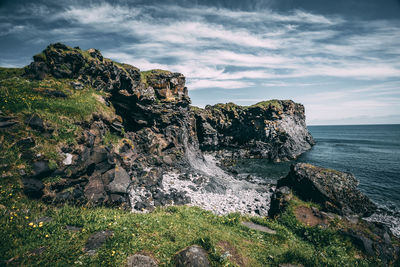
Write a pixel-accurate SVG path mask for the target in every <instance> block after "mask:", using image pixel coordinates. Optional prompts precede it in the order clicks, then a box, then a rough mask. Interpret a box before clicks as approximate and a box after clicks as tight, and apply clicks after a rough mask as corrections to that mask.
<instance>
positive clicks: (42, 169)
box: [32, 160, 52, 179]
mask: <svg viewBox="0 0 400 267" xmlns="http://www.w3.org/2000/svg"><path fill="white" fill-rule="evenodd" d="M32 168H33V177H35V178H37V179H41V178H44V177H46V176H49V175H50V174H51V173H52V170H51V169H50V167H49V163H48V162H47V161H44V160H40V161H36V162H34V163H33V165H32Z"/></svg>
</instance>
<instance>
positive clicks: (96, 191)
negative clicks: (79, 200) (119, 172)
mask: <svg viewBox="0 0 400 267" xmlns="http://www.w3.org/2000/svg"><path fill="white" fill-rule="evenodd" d="M106 196H107V195H106V192H105V190H104V184H103V182H102V181H101V179H100V178H99V177H98V176H93V177H90V179H89V183H88V184H87V185H86V186H85V197H86V199H87V200H88V201H89V202H90V203H92V204H95V205H97V204H101V203H102V202H103V201H104V200H105V199H106Z"/></svg>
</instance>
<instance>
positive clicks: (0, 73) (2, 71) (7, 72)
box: [0, 67, 24, 80]
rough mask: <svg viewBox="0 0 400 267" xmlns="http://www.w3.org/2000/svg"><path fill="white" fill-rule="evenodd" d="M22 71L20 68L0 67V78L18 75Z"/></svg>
mask: <svg viewBox="0 0 400 267" xmlns="http://www.w3.org/2000/svg"><path fill="white" fill-rule="evenodd" d="M23 73H24V69H22V68H2V67H0V80H4V79H7V78H10V77H20V76H21V75H22V74H23Z"/></svg>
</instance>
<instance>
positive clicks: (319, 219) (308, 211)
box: [294, 206, 329, 226]
mask: <svg viewBox="0 0 400 267" xmlns="http://www.w3.org/2000/svg"><path fill="white" fill-rule="evenodd" d="M294 215H295V216H296V219H297V220H298V221H299V222H302V223H304V224H305V225H309V226H316V225H328V223H329V220H328V218H327V217H325V216H323V214H321V213H320V212H319V210H318V209H313V208H307V207H304V206H300V207H297V208H296V209H295V211H294Z"/></svg>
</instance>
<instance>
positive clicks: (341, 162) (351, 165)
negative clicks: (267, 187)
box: [237, 124, 400, 235]
mask: <svg viewBox="0 0 400 267" xmlns="http://www.w3.org/2000/svg"><path fill="white" fill-rule="evenodd" d="M308 128H309V130H310V132H311V134H312V136H313V137H314V139H315V141H316V145H315V146H314V147H313V148H312V149H311V150H310V151H308V152H306V153H304V154H303V155H302V156H301V157H299V158H298V159H297V160H296V161H295V162H307V163H311V164H314V165H317V166H321V167H326V168H332V169H336V170H339V171H344V172H351V173H353V174H354V175H355V177H356V178H357V179H358V180H359V181H360V185H359V189H360V190H361V191H362V192H363V193H365V194H366V195H367V196H368V197H369V198H370V199H371V200H372V201H374V202H375V203H376V204H377V205H378V206H379V207H380V210H379V212H378V213H377V214H375V215H374V216H373V217H372V219H374V220H378V221H382V222H385V223H387V224H388V225H389V226H390V227H391V229H392V231H393V232H394V233H395V234H396V235H400V125H398V124H396V125H343V126H309V127H308ZM292 163H294V162H284V163H278V164H273V163H268V161H266V160H260V159H249V160H242V161H240V162H239V163H238V165H237V168H238V170H239V172H241V173H249V174H252V175H256V176H259V177H265V178H266V179H268V180H270V181H271V182H274V181H276V180H277V179H279V178H281V177H283V176H285V175H286V174H287V173H288V171H289V168H290V164H292Z"/></svg>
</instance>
